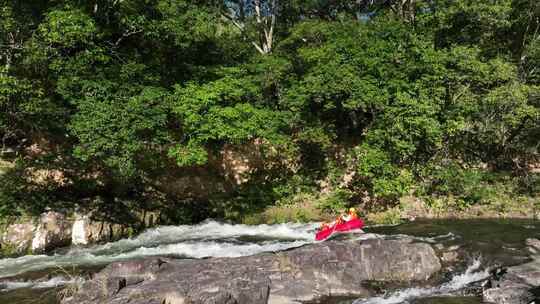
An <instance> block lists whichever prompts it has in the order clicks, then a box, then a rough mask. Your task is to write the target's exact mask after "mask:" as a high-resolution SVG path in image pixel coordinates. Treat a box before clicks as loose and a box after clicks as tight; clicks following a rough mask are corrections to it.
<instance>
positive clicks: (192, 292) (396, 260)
mask: <svg viewBox="0 0 540 304" xmlns="http://www.w3.org/2000/svg"><path fill="white" fill-rule="evenodd" d="M440 269H441V263H440V261H439V258H438V257H437V255H436V253H435V251H434V250H433V248H432V247H431V246H430V245H428V244H423V243H412V242H410V241H403V240H399V241H398V240H381V239H372V240H365V241H349V242H335V241H331V242H324V243H319V244H313V245H309V246H305V247H301V248H297V249H293V250H290V251H286V252H280V253H276V254H272V253H266V254H260V255H255V256H249V257H239V258H212V259H206V260H175V259H167V258H152V259H143V260H136V261H128V262H117V263H113V264H111V265H109V266H108V267H106V268H105V269H104V270H103V271H101V272H100V273H98V274H97V275H96V276H95V277H94V278H93V279H92V280H90V281H88V282H86V283H84V284H83V285H82V286H81V287H80V288H79V289H78V291H77V292H76V293H75V295H74V296H72V297H70V298H67V299H64V301H63V302H62V303H63V304H75V303H77V304H79V303H80V304H91V303H117V304H120V303H131V304H135V303H141V304H142V303H147V304H149V303H156V304H162V303H191V304H194V303H201V304H202V303H213V304H226V303H231V304H232V303H236V304H257V303H261V304H262V303H271V304H282V303H299V302H300V301H310V300H314V299H318V298H321V297H325V296H346V295H355V296H369V295H370V290H368V289H367V288H366V287H363V286H362V283H363V282H367V281H371V282H373V281H381V282H409V281H424V280H427V279H429V278H430V277H431V276H433V275H434V274H435V273H437V272H438V271H439V270H440Z"/></svg>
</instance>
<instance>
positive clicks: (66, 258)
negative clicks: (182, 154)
mask: <svg viewBox="0 0 540 304" xmlns="http://www.w3.org/2000/svg"><path fill="white" fill-rule="evenodd" d="M318 226H319V223H309V224H299V223H286V224H276V225H256V226H253V225H232V224H226V223H221V222H217V221H212V220H208V221H205V222H203V223H201V224H199V225H192V226H187V225H186V226H161V227H156V228H152V229H148V230H146V231H145V232H143V233H141V234H140V235H138V236H137V237H134V238H128V239H122V240H119V241H116V242H110V243H106V244H103V245H93V246H87V247H81V246H73V247H71V248H69V249H68V250H66V251H64V252H61V253H56V254H52V255H26V256H22V257H18V258H6V259H0V291H9V290H13V289H18V288H51V287H56V286H61V285H65V284H68V283H72V282H74V281H77V280H81V278H80V277H77V276H76V275H73V274H70V272H73V270H75V269H77V268H83V267H94V266H103V265H107V264H109V263H111V262H116V261H125V260H131V259H137V258H144V257H150V256H171V257H176V258H191V259H198V258H207V257H240V256H248V255H254V254H257V253H262V252H278V251H283V250H287V249H291V248H296V247H300V246H303V245H306V244H310V243H314V242H315V241H314V234H315V230H316V228H317V227H318ZM388 237H389V238H401V237H402V236H401V235H397V236H388ZM409 237H410V236H409ZM453 237H454V235H451V234H449V235H442V236H438V237H434V238H419V239H418V240H419V241H427V242H435V241H439V240H440V239H441V238H453ZM348 238H349V239H352V240H364V239H370V238H385V236H383V235H377V234H371V233H363V234H351V235H349V236H348ZM40 271H44V272H46V273H47V274H48V276H47V277H46V278H43V279H38V280H27V279H24V276H25V275H26V274H27V273H35V272H40ZM389 304H391V303H389Z"/></svg>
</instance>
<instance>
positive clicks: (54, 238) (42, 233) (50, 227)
mask: <svg viewBox="0 0 540 304" xmlns="http://www.w3.org/2000/svg"><path fill="white" fill-rule="evenodd" d="M71 224H72V223H71V222H70V221H69V220H68V219H66V216H65V215H63V214H61V213H58V212H53V211H50V212H46V213H43V214H42V215H41V216H40V218H39V222H38V225H37V228H36V231H35V232H34V237H33V239H32V252H34V253H42V252H45V251H48V250H51V249H53V248H57V247H62V246H67V245H69V244H70V243H71Z"/></svg>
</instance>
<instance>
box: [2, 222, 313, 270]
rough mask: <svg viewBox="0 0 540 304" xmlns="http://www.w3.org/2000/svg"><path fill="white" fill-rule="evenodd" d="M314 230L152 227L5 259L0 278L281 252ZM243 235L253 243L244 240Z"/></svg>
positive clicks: (284, 226)
mask: <svg viewBox="0 0 540 304" xmlns="http://www.w3.org/2000/svg"><path fill="white" fill-rule="evenodd" d="M316 227H317V224H316V223H314V224H293V223H289V224H278V225H258V226H248V225H231V224H224V223H218V222H215V221H206V222H204V223H202V224H200V225H194V226H163V227H157V228H153V229H148V230H147V231H145V232H143V233H142V234H140V235H139V236H137V237H135V238H132V239H123V240H120V241H117V242H111V243H107V244H104V245H97V246H91V247H88V248H84V247H73V248H71V249H70V250H69V251H68V252H67V253H66V254H56V255H27V256H22V257H19V258H7V259H1V260H0V278H2V277H11V276H15V275H20V274H22V273H25V272H29V271H37V270H42V269H49V268H62V267H72V266H94V265H104V264H107V263H111V262H115V261H121V260H127V259H133V258H142V257H147V256H157V255H174V256H178V257H186V258H204V257H239V256H246V255H253V254H257V253H261V252H273V251H281V250H286V249H289V248H294V247H299V246H302V245H305V244H308V243H312V242H314V229H315V228H316ZM241 237H253V238H254V240H247V241H246V240H241V239H239V238H241ZM218 240H219V242H218Z"/></svg>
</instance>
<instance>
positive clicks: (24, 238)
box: [0, 222, 36, 256]
mask: <svg viewBox="0 0 540 304" xmlns="http://www.w3.org/2000/svg"><path fill="white" fill-rule="evenodd" d="M35 229H36V225H35V224H34V223H33V222H27V223H17V224H11V225H8V226H7V227H6V229H5V230H4V232H3V233H2V235H1V236H0V252H1V253H2V255H5V256H12V255H21V254H24V253H27V252H28V251H29V250H30V248H31V245H32V239H33V237H34V230H35Z"/></svg>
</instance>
